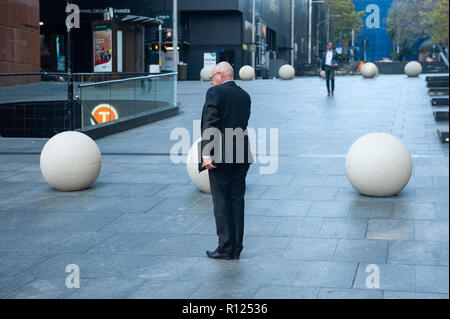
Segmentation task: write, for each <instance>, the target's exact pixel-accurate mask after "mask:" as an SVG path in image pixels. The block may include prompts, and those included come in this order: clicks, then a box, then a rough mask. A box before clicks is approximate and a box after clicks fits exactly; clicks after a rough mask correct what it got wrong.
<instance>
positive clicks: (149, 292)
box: [127, 281, 209, 299]
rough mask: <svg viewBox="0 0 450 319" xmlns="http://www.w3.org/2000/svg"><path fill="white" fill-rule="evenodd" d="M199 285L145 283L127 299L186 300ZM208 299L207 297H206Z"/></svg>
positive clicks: (178, 282)
mask: <svg viewBox="0 0 450 319" xmlns="http://www.w3.org/2000/svg"><path fill="white" fill-rule="evenodd" d="M200 285H201V283H196V282H180V281H176V282H174V281H147V282H146V283H145V284H143V285H141V286H140V287H138V288H137V289H136V290H135V291H134V292H133V293H132V294H130V295H129V296H128V297H127V298H131V299H188V298H190V297H191V296H192V294H193V293H194V292H195V291H196V290H197V289H199V287H200ZM208 298H209V297H208Z"/></svg>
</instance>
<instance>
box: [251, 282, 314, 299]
mask: <svg viewBox="0 0 450 319" xmlns="http://www.w3.org/2000/svg"><path fill="white" fill-rule="evenodd" d="M318 293H319V288H317V287H292V286H274V285H261V286H260V287H259V289H258V290H257V291H256V294H255V295H254V296H253V298H255V299H316V298H317V295H318Z"/></svg>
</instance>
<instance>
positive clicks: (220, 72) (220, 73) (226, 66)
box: [211, 62, 234, 85]
mask: <svg viewBox="0 0 450 319" xmlns="http://www.w3.org/2000/svg"><path fill="white" fill-rule="evenodd" d="M212 75H213V78H212V80H211V83H212V84H213V85H220V84H222V83H223V82H225V81H230V80H233V79H234V70H233V67H232V66H231V65H230V63H228V62H220V63H218V64H216V65H215V66H214V68H213V69H212Z"/></svg>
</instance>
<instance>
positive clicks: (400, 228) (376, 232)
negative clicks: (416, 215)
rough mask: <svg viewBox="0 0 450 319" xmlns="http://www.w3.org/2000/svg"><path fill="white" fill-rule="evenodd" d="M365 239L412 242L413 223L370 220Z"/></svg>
mask: <svg viewBox="0 0 450 319" xmlns="http://www.w3.org/2000/svg"><path fill="white" fill-rule="evenodd" d="M366 238H367V239H380V240H414V221H410V220H393V219H370V220H369V222H368V228H367V234H366Z"/></svg>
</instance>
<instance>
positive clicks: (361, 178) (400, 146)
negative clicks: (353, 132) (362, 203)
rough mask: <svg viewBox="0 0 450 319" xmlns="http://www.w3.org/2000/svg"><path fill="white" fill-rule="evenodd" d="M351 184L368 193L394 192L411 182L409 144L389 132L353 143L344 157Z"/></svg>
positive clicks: (389, 193)
mask: <svg viewBox="0 0 450 319" xmlns="http://www.w3.org/2000/svg"><path fill="white" fill-rule="evenodd" d="M345 172H346V174H347V178H348V180H349V182H350V184H352V185H353V187H354V188H355V189H356V190H357V191H358V192H359V193H361V194H363V195H368V196H393V195H395V194H397V193H399V192H400V191H401V190H402V189H403V188H404V187H405V186H406V185H407V184H408V182H409V179H410V177H411V174H412V158H411V154H410V153H409V151H408V149H407V147H406V145H405V144H404V143H403V142H402V141H401V140H400V139H398V138H397V137H395V136H392V135H390V134H387V133H371V134H367V135H364V136H362V137H360V138H359V139H358V140H356V142H355V143H353V145H352V146H351V147H350V150H349V151H348V153H347V158H346V160H345Z"/></svg>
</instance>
